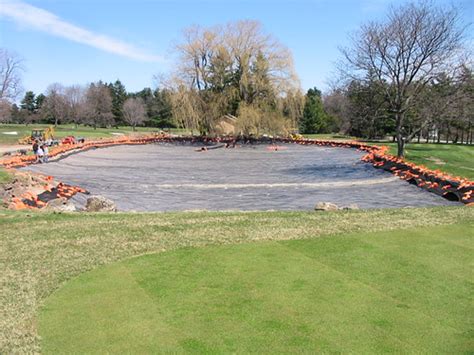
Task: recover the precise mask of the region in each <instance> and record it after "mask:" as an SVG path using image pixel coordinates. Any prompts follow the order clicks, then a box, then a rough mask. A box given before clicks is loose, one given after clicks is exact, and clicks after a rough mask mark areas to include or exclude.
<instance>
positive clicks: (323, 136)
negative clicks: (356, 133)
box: [304, 133, 356, 141]
mask: <svg viewBox="0 0 474 355" xmlns="http://www.w3.org/2000/svg"><path fill="white" fill-rule="evenodd" d="M304 137H305V138H311V139H329V140H345V141H346V140H354V139H356V138H355V137H351V136H346V135H344V134H337V133H318V134H305V135H304Z"/></svg>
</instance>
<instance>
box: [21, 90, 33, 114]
mask: <svg viewBox="0 0 474 355" xmlns="http://www.w3.org/2000/svg"><path fill="white" fill-rule="evenodd" d="M20 107H21V109H22V110H24V111H26V112H27V113H28V114H29V115H32V114H33V113H35V111H36V102H35V94H34V93H33V91H27V92H26V93H25V96H24V97H23V99H22V100H21V104H20Z"/></svg>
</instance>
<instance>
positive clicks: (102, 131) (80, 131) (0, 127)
mask: <svg viewBox="0 0 474 355" xmlns="http://www.w3.org/2000/svg"><path fill="white" fill-rule="evenodd" d="M49 126H50V125H45V124H32V125H28V126H26V125H19V124H0V144H17V141H18V139H19V138H22V137H23V136H25V135H29V134H31V130H32V129H35V128H47V127H49ZM13 131H15V132H18V135H6V134H2V132H13ZM55 131H56V134H55V137H56V138H63V137H66V136H70V135H73V136H80V137H85V138H90V139H93V138H110V137H113V136H114V135H113V134H112V133H124V134H130V133H133V131H132V128H131V127H119V128H97V129H94V128H92V127H88V126H78V127H77V128H75V127H74V125H60V126H58V127H56V128H55ZM159 131H160V129H159V128H150V127H137V132H159ZM173 131H176V132H177V131H179V130H173Z"/></svg>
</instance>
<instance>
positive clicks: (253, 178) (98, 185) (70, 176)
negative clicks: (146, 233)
mask: <svg viewBox="0 0 474 355" xmlns="http://www.w3.org/2000/svg"><path fill="white" fill-rule="evenodd" d="M280 147H281V148H280V149H278V150H276V151H275V150H272V149H271V146H269V145H264V144H260V145H243V146H238V147H236V148H233V149H225V148H221V149H212V150H208V151H202V152H201V151H196V150H198V147H197V146H194V145H175V144H149V145H140V146H115V147H110V148H103V149H95V150H90V151H86V152H82V153H80V154H75V155H72V156H69V157H67V158H65V159H62V160H60V161H57V162H50V163H47V164H38V165H31V166H29V167H27V168H25V169H27V170H30V171H34V172H39V173H43V174H47V175H52V176H54V177H55V178H56V179H57V180H60V181H63V182H65V183H68V184H73V185H78V186H81V187H83V188H85V189H87V190H88V191H90V192H91V194H94V195H103V196H105V197H108V198H110V199H112V200H113V201H115V203H116V204H117V207H118V208H119V210H123V211H131V210H133V211H183V210H312V209H313V208H314V206H315V204H316V203H317V202H332V203H335V204H337V205H338V206H346V205H349V204H357V205H358V206H359V207H360V208H389V207H419V206H435V205H457V204H460V203H458V202H451V201H447V200H445V199H443V198H442V197H440V196H437V195H435V194H433V193H430V192H427V191H425V190H422V189H420V188H418V187H416V186H413V185H410V184H408V183H407V182H405V181H402V180H400V179H398V178H397V177H395V176H393V175H392V174H390V173H388V172H386V171H383V170H378V169H375V168H374V167H373V166H372V165H371V164H367V163H364V162H362V161H361V160H360V158H361V157H362V155H363V154H364V153H363V152H360V151H357V150H355V149H347V148H332V147H319V146H300V145H293V144H288V145H281V146H280ZM85 198H86V197H85V196H83V195H82V196H81V195H78V196H77V197H75V198H74V201H75V202H76V203H78V204H84V201H85Z"/></svg>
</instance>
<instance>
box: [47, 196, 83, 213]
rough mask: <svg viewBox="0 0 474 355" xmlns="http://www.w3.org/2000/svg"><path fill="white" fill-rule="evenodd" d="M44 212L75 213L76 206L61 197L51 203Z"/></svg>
mask: <svg viewBox="0 0 474 355" xmlns="http://www.w3.org/2000/svg"><path fill="white" fill-rule="evenodd" d="M43 210H44V211H47V212H75V211H76V206H74V204H73V203H72V202H71V201H69V200H68V199H66V198H64V197H59V198H55V199H54V200H51V201H49V202H48V203H47V204H46V206H44V208H43Z"/></svg>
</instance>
